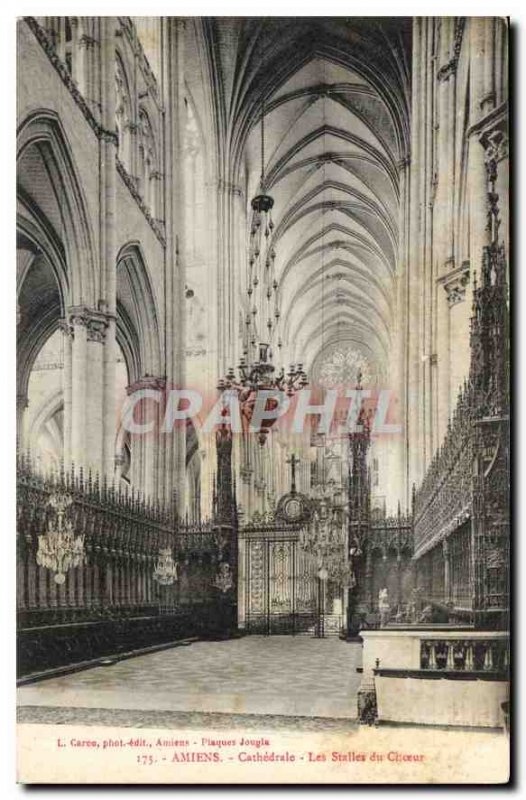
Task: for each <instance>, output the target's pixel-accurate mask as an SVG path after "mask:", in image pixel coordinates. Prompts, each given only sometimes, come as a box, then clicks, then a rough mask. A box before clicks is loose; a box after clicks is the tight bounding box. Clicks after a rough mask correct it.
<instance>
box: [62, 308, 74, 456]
mask: <svg viewBox="0 0 526 800" xmlns="http://www.w3.org/2000/svg"><path fill="white" fill-rule="evenodd" d="M60 329H61V330H62V341H63V352H64V365H63V368H62V391H63V394H64V463H65V464H66V465H69V464H70V462H71V409H72V370H71V358H72V347H73V328H72V326H71V325H70V324H69V323H68V321H67V320H65V319H64V320H61V322H60Z"/></svg>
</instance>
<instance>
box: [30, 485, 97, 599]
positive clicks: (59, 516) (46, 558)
mask: <svg viewBox="0 0 526 800" xmlns="http://www.w3.org/2000/svg"><path fill="white" fill-rule="evenodd" d="M72 503H73V498H72V497H71V495H69V494H66V493H65V492H57V493H56V494H53V495H51V497H50V498H49V505H50V506H51V507H52V508H53V509H54V510H55V517H56V519H55V522H51V521H50V522H49V523H48V530H47V532H46V533H44V534H42V535H41V536H39V537H38V551H37V555H36V562H37V564H38V566H39V567H45V568H46V569H49V570H51V571H52V572H54V573H55V575H54V581H55V583H57V584H58V585H59V586H60V585H62V584H63V583H64V582H65V580H66V573H67V572H69V570H70V569H73V568H74V567H80V566H82V565H83V564H84V562H85V552H84V537H83V536H75V532H74V530H73V523H72V522H71V521H70V520H66V510H67V509H68V508H69V506H71V504H72Z"/></svg>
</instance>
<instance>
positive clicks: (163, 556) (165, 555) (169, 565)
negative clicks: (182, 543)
mask: <svg viewBox="0 0 526 800" xmlns="http://www.w3.org/2000/svg"><path fill="white" fill-rule="evenodd" d="M153 579H154V580H155V581H157V583H159V584H160V585H161V586H171V585H172V584H173V583H175V581H177V563H176V562H175V561H174V560H173V557H172V551H171V549H170V548H169V547H164V548H161V549H160V550H159V555H158V557H157V563H156V565H155V569H154V572H153Z"/></svg>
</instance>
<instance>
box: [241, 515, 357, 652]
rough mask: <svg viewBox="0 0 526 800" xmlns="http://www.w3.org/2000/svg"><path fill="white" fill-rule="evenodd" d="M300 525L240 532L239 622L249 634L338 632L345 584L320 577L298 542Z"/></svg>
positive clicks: (264, 527)
mask: <svg viewBox="0 0 526 800" xmlns="http://www.w3.org/2000/svg"><path fill="white" fill-rule="evenodd" d="M299 532H300V526H294V525H276V524H274V525H258V526H257V527H256V526H250V527H246V528H244V529H243V528H241V529H240V531H239V599H238V604H239V626H240V627H241V628H243V629H244V630H245V631H246V632H247V633H253V634H264V635H275V634H282V635H284V634H288V635H294V634H306V635H311V636H319V637H323V636H328V635H335V634H336V635H338V634H339V633H340V632H341V631H342V629H343V627H344V614H343V601H342V597H341V588H340V587H339V586H333V584H332V583H331V581H327V580H321V579H320V578H319V576H318V568H317V564H316V561H315V559H314V558H313V557H312V555H310V554H309V553H306V552H305V551H304V550H303V549H302V548H301V546H300V542H299Z"/></svg>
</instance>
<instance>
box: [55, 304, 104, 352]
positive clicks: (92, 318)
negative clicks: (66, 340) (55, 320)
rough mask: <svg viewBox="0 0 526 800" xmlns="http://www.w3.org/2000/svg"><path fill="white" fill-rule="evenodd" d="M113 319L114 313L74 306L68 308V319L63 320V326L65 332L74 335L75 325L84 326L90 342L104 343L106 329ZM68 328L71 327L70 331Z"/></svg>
mask: <svg viewBox="0 0 526 800" xmlns="http://www.w3.org/2000/svg"><path fill="white" fill-rule="evenodd" d="M112 319H114V317H113V315H112V314H105V313H104V312H102V311H97V310H96V309H93V308H87V307H86V306H72V307H71V308H69V309H68V317H67V321H66V320H62V321H61V322H62V323H63V324H62V326H61V327H62V330H63V331H64V332H65V333H68V334H69V335H73V334H74V329H75V327H76V326H82V327H84V328H86V331H87V338H88V341H89V342H100V343H101V344H104V341H105V339H106V330H107V328H108V327H109V325H110V321H111V320H112ZM68 328H69V329H70V330H69V331H68Z"/></svg>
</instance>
